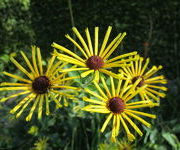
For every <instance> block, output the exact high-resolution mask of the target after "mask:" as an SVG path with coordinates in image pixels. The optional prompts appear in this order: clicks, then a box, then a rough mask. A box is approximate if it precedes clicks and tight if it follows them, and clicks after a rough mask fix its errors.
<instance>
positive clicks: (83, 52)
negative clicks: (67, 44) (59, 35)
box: [65, 34, 88, 59]
mask: <svg viewBox="0 0 180 150" xmlns="http://www.w3.org/2000/svg"><path fill="white" fill-rule="evenodd" d="M65 36H66V38H67V39H69V40H70V41H71V42H72V43H73V44H74V45H75V46H76V47H77V48H78V49H79V50H80V51H81V53H82V54H83V55H84V56H85V58H86V59H88V56H87V55H86V53H85V51H84V50H83V49H82V47H81V46H80V45H79V44H78V43H77V42H76V41H75V40H73V39H72V38H71V37H70V36H69V35H68V34H67V35H65Z"/></svg>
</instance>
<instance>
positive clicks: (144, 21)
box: [0, 0, 180, 150]
mask: <svg viewBox="0 0 180 150" xmlns="http://www.w3.org/2000/svg"><path fill="white" fill-rule="evenodd" d="M68 1H69V2H70V0H68ZM68 1H67V0H61V1H59V0H46V1H43V0H38V1H37V0H1V1H0V41H1V42H0V72H2V71H4V70H6V71H13V72H15V70H16V68H15V67H14V66H13V65H11V63H10V61H9V54H10V53H12V52H18V51H20V50H24V51H26V52H27V53H29V52H30V46H31V45H32V44H34V45H37V46H39V47H40V48H41V49H42V52H43V51H44V53H43V55H44V56H45V57H49V52H52V48H51V46H50V45H51V43H52V42H57V43H61V44H63V45H65V46H67V45H68V46H72V45H69V42H68V40H66V39H65V37H64V35H65V34H67V33H70V34H71V33H72V32H71V27H72V24H73V23H72V16H71V15H70V8H69V6H68ZM71 3H72V10H73V17H74V24H75V26H76V27H77V28H78V29H79V30H80V32H83V30H84V29H85V28H86V27H89V28H90V30H92V29H93V27H94V26H99V27H100V39H102V38H103V37H102V35H104V33H105V30H106V29H107V26H108V25H112V26H113V31H112V35H116V34H117V33H119V32H124V31H125V32H127V37H126V38H125V39H124V41H123V43H122V45H121V47H120V51H116V52H115V53H114V55H118V54H122V53H126V52H130V51H134V50H137V51H138V52H139V53H140V54H141V55H143V56H144V57H150V58H151V62H152V64H154V65H160V64H161V65H163V66H164V69H163V72H161V73H163V74H164V75H165V76H166V77H167V79H168V80H169V82H168V88H169V91H168V94H167V97H166V98H164V99H162V100H161V107H160V108H159V109H157V110H156V111H155V112H154V113H156V114H157V116H158V118H157V119H156V120H154V121H153V122H152V124H153V128H151V129H147V128H145V127H142V128H144V133H145V135H144V136H143V137H142V138H139V139H138V141H136V142H135V143H133V144H134V145H135V147H136V149H138V150H139V149H140V150H141V149H142V150H147V149H148V150H170V149H173V150H179V149H180V143H179V140H178V138H179V136H180V119H179V118H180V112H179V108H180V103H179V99H180V95H179V89H180V78H179V77H180V72H179V71H180V69H179V66H180V59H179V58H180V53H179V52H178V51H179V48H180V41H179V40H180V37H179V31H180V29H179V28H180V24H179V23H180V22H179V20H180V9H179V8H180V2H179V0H164V1H161V0H151V1H147V0H144V1H141V0H136V1H134V0H130V1H125V0H122V1H117V0H98V1H97V0H72V1H71ZM112 37H113V36H112ZM101 41H102V40H101ZM7 80H8V79H7V78H6V77H5V76H3V75H2V74H0V82H2V81H7ZM89 81H90V79H89ZM78 82H79V81H77V84H78ZM85 85H88V83H86V82H85V81H83V84H82V85H81V86H85ZM3 94H7V93H2V92H1V95H3ZM12 105H13V102H9V103H6V104H0V118H1V119H0V149H18V150H21V149H22V150H24V149H32V150H53V149H55V150H57V149H65V150H69V149H71V150H73V149H75V150H80V149H85V150H86V149H87V150H94V149H102V147H103V149H105V150H106V149H110V148H109V147H111V148H112V146H109V145H111V144H112V143H110V142H109V141H108V137H109V133H108V132H107V133H106V134H101V133H100V132H99V129H100V127H101V125H102V121H103V120H104V118H102V117H100V116H99V115H98V114H87V113H84V112H81V111H79V109H78V106H77V105H76V104H71V105H70V106H69V107H66V108H62V109H60V110H55V111H54V113H52V114H51V115H50V116H48V117H46V118H44V119H43V120H42V121H39V122H38V121H37V120H33V121H32V122H25V121H24V120H23V119H19V120H16V119H15V118H14V116H12V115H10V114H9V113H8V111H9V109H10V107H11V106H12ZM75 106H76V107H75ZM115 147H116V146H115ZM114 149H118V148H117V147H116V148H114Z"/></svg>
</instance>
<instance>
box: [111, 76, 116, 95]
mask: <svg viewBox="0 0 180 150" xmlns="http://www.w3.org/2000/svg"><path fill="white" fill-rule="evenodd" d="M110 81H111V91H112V96H113V97H115V96H116V93H115V86H114V80H113V77H112V76H110Z"/></svg>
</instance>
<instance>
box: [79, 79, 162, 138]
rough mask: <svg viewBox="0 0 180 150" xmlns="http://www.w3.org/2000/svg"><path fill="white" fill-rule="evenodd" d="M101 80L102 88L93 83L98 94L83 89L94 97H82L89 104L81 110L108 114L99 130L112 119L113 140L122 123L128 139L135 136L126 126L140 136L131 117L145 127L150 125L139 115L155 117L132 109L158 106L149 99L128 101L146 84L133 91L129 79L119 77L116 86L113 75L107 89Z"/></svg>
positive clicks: (102, 129) (133, 87)
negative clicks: (123, 79)
mask: <svg viewBox="0 0 180 150" xmlns="http://www.w3.org/2000/svg"><path fill="white" fill-rule="evenodd" d="M115 80H116V79H115ZM101 81H102V86H103V88H101V86H100V85H99V84H98V83H97V82H94V85H95V87H96V89H97V91H98V92H99V94H98V93H96V92H94V91H91V90H89V89H85V91H86V92H87V93H89V94H90V95H92V96H94V97H95V99H92V98H87V97H84V98H83V100H84V101H87V102H89V103H91V104H89V105H87V106H85V107H84V108H82V110H84V111H89V112H97V113H102V114H108V115H107V118H106V121H105V122H104V124H103V126H102V128H101V132H104V130H105V128H106V126H107V125H108V123H109V122H110V120H111V119H112V120H113V124H112V134H111V138H112V140H113V141H115V140H116V136H118V134H119V130H120V126H121V125H120V124H122V127H123V128H124V130H125V132H126V134H127V137H128V139H129V140H130V141H133V140H134V139H135V136H134V135H133V134H132V133H131V131H130V130H129V127H128V126H131V127H132V128H134V130H135V131H136V132H137V133H138V134H139V135H140V136H142V135H143V133H142V132H141V130H140V129H139V128H138V126H137V125H136V124H135V123H134V121H133V120H132V119H131V118H133V119H136V120H138V121H139V122H141V123H142V124H144V125H145V126H147V127H150V126H151V125H150V124H149V123H148V122H147V121H145V120H144V119H143V118H141V117H140V116H145V117H150V118H156V116H155V115H152V114H149V113H144V112H141V111H137V110H134V109H137V108H144V107H154V106H158V105H159V104H158V103H153V102H151V101H150V102H147V101H137V102H130V100H131V99H132V98H133V97H135V96H136V95H137V94H138V93H139V92H140V91H142V90H143V89H144V88H145V87H146V86H142V87H140V88H139V89H138V90H136V91H135V86H134V85H128V82H129V79H127V80H126V81H125V82H124V81H122V80H121V79H119V81H118V84H117V86H116V85H115V83H116V82H114V79H113V77H110V82H111V89H109V88H108V85H107V84H106V82H105V80H104V78H101ZM123 82H124V84H123ZM137 82H138V81H136V82H135V84H137ZM139 115H140V116H139Z"/></svg>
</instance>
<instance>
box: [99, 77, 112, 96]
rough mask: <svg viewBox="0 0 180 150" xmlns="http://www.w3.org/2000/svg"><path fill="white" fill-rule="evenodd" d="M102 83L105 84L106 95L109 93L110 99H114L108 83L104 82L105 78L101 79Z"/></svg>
mask: <svg viewBox="0 0 180 150" xmlns="http://www.w3.org/2000/svg"><path fill="white" fill-rule="evenodd" d="M101 81H102V83H103V87H104V89H105V90H106V93H107V95H108V97H109V98H111V97H112V95H111V92H110V91H109V88H108V86H107V84H106V82H105V81H104V78H103V77H101Z"/></svg>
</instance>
